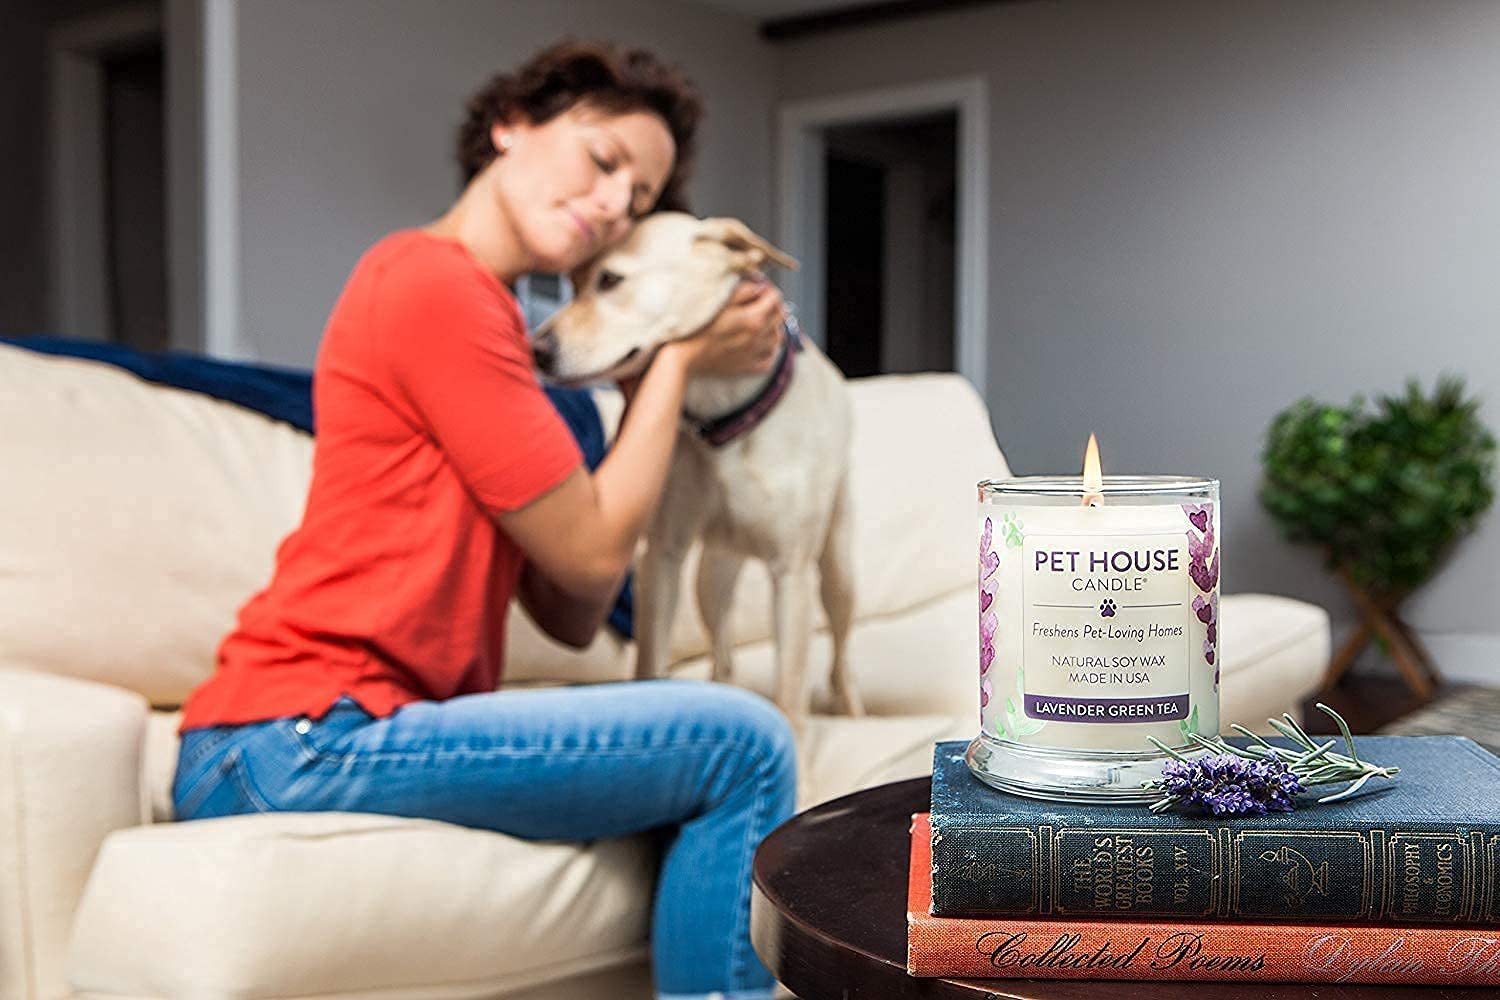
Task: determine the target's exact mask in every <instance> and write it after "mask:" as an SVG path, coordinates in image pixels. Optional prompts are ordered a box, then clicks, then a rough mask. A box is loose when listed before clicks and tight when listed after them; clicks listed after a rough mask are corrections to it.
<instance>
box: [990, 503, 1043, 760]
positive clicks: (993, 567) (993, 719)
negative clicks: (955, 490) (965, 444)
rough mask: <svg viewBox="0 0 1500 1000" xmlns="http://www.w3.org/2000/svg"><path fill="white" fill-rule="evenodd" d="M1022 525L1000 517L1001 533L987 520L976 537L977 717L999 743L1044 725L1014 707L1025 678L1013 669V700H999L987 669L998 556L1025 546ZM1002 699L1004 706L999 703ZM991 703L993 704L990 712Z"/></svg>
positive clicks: (995, 627)
mask: <svg viewBox="0 0 1500 1000" xmlns="http://www.w3.org/2000/svg"><path fill="white" fill-rule="evenodd" d="M1024 527H1025V525H1024V524H1023V523H1022V522H1021V520H1020V519H1019V518H1017V517H1016V516H1015V514H1014V513H1007V514H1005V515H1004V517H1002V519H1001V522H1000V530H999V532H998V537H997V532H996V530H995V522H994V521H993V520H992V519H991V518H988V517H986V518H985V519H984V530H983V531H982V532H981V533H980V536H979V715H980V720H981V723H982V724H983V725H984V726H986V727H988V728H990V729H991V730H992V731H993V732H994V734H995V735H996V736H999V737H1001V738H1002V739H1017V738H1019V737H1023V736H1030V735H1031V734H1033V733H1035V732H1038V731H1039V730H1040V729H1041V728H1042V727H1043V726H1045V725H1046V723H1045V722H1041V721H1037V720H1035V719H1028V718H1026V716H1025V715H1024V714H1023V713H1022V712H1021V711H1020V710H1019V709H1018V708H1017V707H1016V705H1017V702H1018V701H1022V702H1023V701H1024V692H1025V675H1024V674H1023V673H1022V668H1021V667H1020V665H1017V668H1016V691H1015V694H1014V696H1010V697H1003V696H998V695H997V694H996V692H995V678H994V675H993V674H992V673H991V672H990V668H991V667H992V666H993V665H994V663H995V643H996V640H997V638H998V634H999V631H1000V616H999V609H998V608H997V607H995V599H996V597H997V596H998V594H999V590H1000V576H999V571H1000V555H1001V552H1003V551H1004V550H1005V549H1008V548H1011V549H1018V548H1021V547H1022V546H1023V545H1024V544H1025V538H1026V536H1025V533H1024ZM1002 697H1003V700H1004V704H1003V705H1001V704H1000V703H999V702H1000V700H1001V698H1002ZM991 702H995V705H994V707H993V708H991Z"/></svg>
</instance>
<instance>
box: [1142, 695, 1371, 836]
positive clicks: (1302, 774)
mask: <svg viewBox="0 0 1500 1000" xmlns="http://www.w3.org/2000/svg"><path fill="white" fill-rule="evenodd" d="M1317 707H1318V708H1319V709H1320V710H1322V711H1323V712H1326V713H1327V714H1328V715H1330V716H1332V717H1333V721H1334V722H1336V723H1338V727H1339V733H1340V734H1341V735H1342V736H1343V740H1344V746H1345V747H1346V748H1347V749H1348V751H1349V752H1348V753H1347V754H1341V753H1334V752H1333V748H1334V747H1335V746H1337V745H1338V741H1337V740H1328V741H1327V742H1325V743H1317V742H1315V741H1314V740H1313V738H1312V737H1311V736H1309V735H1308V734H1307V730H1305V729H1303V728H1302V726H1301V725H1300V724H1298V722H1297V720H1296V719H1294V718H1292V717H1291V716H1290V715H1283V716H1282V717H1281V718H1280V719H1267V720H1266V722H1267V723H1269V724H1270V726H1271V728H1273V729H1275V730H1276V731H1277V732H1278V733H1280V734H1281V735H1282V736H1285V737H1286V738H1287V739H1288V740H1289V741H1291V742H1292V743H1294V744H1296V748H1295V749H1292V748H1289V747H1278V746H1273V745H1272V744H1270V743H1268V742H1266V741H1265V740H1264V739H1262V738H1261V737H1260V736H1258V735H1257V734H1255V733H1253V732H1251V731H1250V730H1248V729H1246V728H1245V727H1244V726H1241V725H1239V724H1238V723H1235V724H1232V725H1231V726H1230V728H1231V729H1233V730H1234V731H1235V732H1237V733H1239V734H1241V735H1242V736H1247V737H1249V738H1250V739H1251V740H1252V741H1253V742H1252V743H1251V744H1250V746H1247V747H1236V746H1230V745H1229V744H1228V743H1225V742H1224V740H1223V738H1222V737H1217V736H1216V737H1213V738H1209V737H1206V736H1203V735H1201V734H1199V733H1189V734H1188V739H1189V740H1190V741H1191V742H1192V743H1193V744H1194V745H1195V746H1197V747H1198V748H1200V749H1202V750H1207V751H1211V752H1213V753H1229V754H1234V755H1235V756H1236V757H1243V758H1245V759H1247V760H1253V761H1260V760H1267V759H1271V760H1278V761H1280V762H1281V763H1283V764H1285V765H1286V766H1287V768H1288V769H1289V770H1290V771H1291V772H1292V773H1293V774H1295V775H1296V776H1297V780H1298V781H1300V782H1301V783H1302V785H1303V786H1304V787H1312V786H1313V785H1335V784H1343V783H1344V782H1353V784H1351V785H1350V786H1349V787H1348V788H1346V789H1344V790H1343V791H1341V792H1335V793H1334V794H1332V795H1325V796H1323V797H1322V798H1320V799H1319V800H1318V801H1319V802H1337V801H1338V800H1339V799H1343V798H1347V797H1349V796H1351V795H1353V794H1354V793H1355V792H1358V791H1359V790H1360V789H1361V788H1363V787H1364V786H1365V782H1367V781H1369V780H1370V779H1371V778H1374V777H1381V778H1392V777H1394V776H1395V775H1396V774H1397V772H1399V771H1400V770H1401V769H1400V768H1399V767H1381V766H1379V765H1378V764H1372V763H1370V762H1369V761H1365V760H1360V759H1359V753H1358V752H1357V751H1356V750H1355V749H1354V736H1353V734H1351V733H1350V732H1349V724H1348V723H1347V722H1345V721H1344V717H1343V716H1341V715H1339V713H1337V712H1335V711H1334V710H1333V709H1331V708H1329V707H1328V706H1327V705H1325V704H1323V703H1322V702H1318V704H1317ZM1147 739H1149V740H1150V741H1151V742H1152V744H1154V745H1155V746H1156V748H1157V749H1158V750H1160V751H1162V752H1163V753H1165V754H1168V755H1169V756H1171V757H1173V758H1175V759H1177V760H1180V761H1185V762H1187V763H1192V761H1193V758H1191V757H1188V756H1186V755H1184V754H1183V753H1181V752H1179V751H1177V750H1174V749H1173V748H1172V747H1169V746H1167V745H1166V744H1165V743H1163V742H1161V740H1158V739H1156V738H1155V737H1154V736H1148V737H1147ZM1145 786H1146V787H1147V788H1155V787H1161V782H1158V781H1148V782H1146V785H1145ZM1176 802H1177V796H1175V795H1166V796H1163V797H1162V798H1160V799H1158V800H1157V801H1156V802H1153V803H1152V804H1151V811H1152V812H1154V813H1158V812H1162V811H1164V810H1166V809H1170V808H1171V807H1172V806H1173V805H1175V804H1176Z"/></svg>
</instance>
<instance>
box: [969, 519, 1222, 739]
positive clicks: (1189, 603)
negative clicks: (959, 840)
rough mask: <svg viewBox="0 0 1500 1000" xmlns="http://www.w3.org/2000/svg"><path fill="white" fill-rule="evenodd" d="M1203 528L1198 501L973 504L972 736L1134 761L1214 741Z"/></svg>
mask: <svg viewBox="0 0 1500 1000" xmlns="http://www.w3.org/2000/svg"><path fill="white" fill-rule="evenodd" d="M1216 527H1217V525H1216V518H1215V511H1214V509H1213V505H1212V504H1200V505H1182V506H1179V505H1166V504H1162V505H1155V506H1150V507H1134V508H1116V509H1078V508H1073V509H1066V508H1058V507H1050V508H1049V507H1017V508H1013V509H1006V508H1001V507H999V506H998V505H989V504H984V505H981V509H980V552H979V619H980V620H979V631H980V653H979V661H980V716H981V724H982V725H983V727H984V730H985V731H986V732H988V733H991V734H992V735H995V736H999V737H1000V738H1002V739H1006V740H1011V741H1014V742H1020V743H1029V744H1035V745H1040V746H1055V747H1080V748H1089V749H1108V750H1133V751H1140V752H1148V751H1149V750H1150V744H1149V743H1148V741H1147V739H1146V736H1148V735H1150V736H1154V737H1156V738H1157V739H1160V740H1162V742H1164V743H1167V744H1168V745H1182V744H1184V743H1186V742H1187V733H1189V732H1207V733H1214V732H1217V731H1218V697H1217V694H1218V668H1217V664H1216V660H1217V643H1218V634H1217V632H1218V620H1217V618H1218V571H1219V561H1218V546H1217V544H1216V540H1215V534H1216V531H1215V529H1216ZM1200 703H1201V705H1203V706H1205V709H1204V710H1203V711H1200Z"/></svg>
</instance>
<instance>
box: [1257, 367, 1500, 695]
mask: <svg viewBox="0 0 1500 1000" xmlns="http://www.w3.org/2000/svg"><path fill="white" fill-rule="evenodd" d="M1478 409H1479V401H1478V400H1477V399H1473V398H1466V397H1465V393H1464V385H1463V382H1462V381H1461V380H1460V379H1458V378H1454V377H1447V378H1442V379H1440V380H1439V381H1438V383H1437V386H1436V388H1435V390H1434V391H1433V392H1432V393H1431V394H1430V395H1429V394H1426V393H1424V392H1423V391H1422V389H1421V387H1420V386H1419V385H1418V383H1417V382H1416V380H1412V381H1410V382H1408V383H1407V387H1406V391H1405V393H1404V394H1402V395H1396V396H1382V397H1380V399H1379V400H1378V401H1377V402H1376V404H1375V406H1374V407H1373V408H1370V407H1367V406H1366V403H1365V400H1364V399H1363V398H1361V397H1356V398H1355V399H1354V400H1353V401H1352V402H1351V403H1350V404H1349V405H1347V406H1333V405H1329V404H1326V403H1320V402H1317V401H1315V400H1313V399H1310V398H1304V399H1302V400H1299V401H1298V402H1296V403H1294V404H1292V405H1291V406H1290V407H1288V408H1287V409H1285V410H1283V411H1282V412H1281V413H1279V414H1277V415H1276V417H1275V418H1274V419H1273V420H1272V421H1271V426H1270V429H1269V431H1268V432H1267V436H1266V446H1265V451H1264V452H1263V453H1262V456H1261V459H1262V464H1263V465H1264V468H1265V478H1264V480H1263V482H1262V484H1261V490H1260V499H1261V503H1262V504H1263V505H1264V506H1265V508H1266V510H1267V511H1268V512H1269V513H1270V514H1271V517H1272V518H1273V519H1274V520H1275V521H1276V523H1277V524H1278V525H1279V526H1280V527H1281V530H1282V533H1283V534H1284V535H1285V536H1286V538H1287V539H1288V540H1290V541H1293V542H1301V543H1306V544H1310V545H1317V546H1319V547H1320V548H1321V549H1323V551H1324V552H1325V554H1326V556H1327V559H1328V563H1329V566H1330V568H1331V569H1333V570H1334V571H1335V572H1336V573H1338V575H1339V576H1340V578H1341V579H1342V580H1343V581H1344V583H1345V585H1346V586H1347V587H1348V588H1349V591H1350V594H1351V595H1352V596H1353V598H1354V601H1355V604H1356V606H1357V607H1358V609H1359V612H1360V619H1361V620H1360V624H1359V626H1358V628H1357V629H1356V630H1355V632H1354V633H1353V634H1352V635H1351V636H1350V637H1349V639H1348V641H1346V642H1345V643H1344V645H1343V646H1342V647H1341V648H1340V649H1339V651H1338V653H1337V654H1336V655H1335V656H1334V658H1333V661H1332V662H1331V663H1330V665H1329V669H1328V675H1327V677H1326V678H1325V679H1324V689H1325V690H1327V689H1328V688H1329V687H1332V686H1333V684H1334V683H1335V682H1337V680H1338V678H1339V677H1340V676H1341V675H1342V674H1343V673H1344V671H1345V670H1347V669H1348V668H1349V666H1350V664H1352V663H1353V662H1354V659H1355V657H1356V656H1358V655H1359V652H1360V651H1361V650H1362V649H1363V648H1364V647H1365V646H1366V644H1368V643H1369V641H1370V640H1371V638H1373V637H1375V636H1379V637H1380V639H1381V640H1382V642H1383V644H1384V645H1385V647H1386V649H1387V650H1388V651H1389V652H1390V654H1391V656H1392V658H1393V659H1394V660H1395V662H1396V665H1397V667H1398V668H1399V669H1400V670H1401V672H1402V675H1403V677H1404V678H1405V679H1406V681H1407V684H1408V685H1409V686H1410V687H1411V688H1412V690H1413V691H1415V692H1416V693H1417V695H1418V696H1419V697H1421V698H1424V699H1425V698H1428V697H1430V696H1431V694H1432V692H1433V690H1434V688H1435V686H1436V684H1437V680H1438V675H1437V671H1436V668H1435V667H1434V666H1433V663H1432V659H1431V657H1430V656H1428V655H1427V653H1426V651H1425V650H1424V649H1423V648H1422V644H1421V643H1420V641H1419V640H1418V639H1417V637H1416V636H1415V634H1414V633H1413V632H1412V630H1411V629H1410V627H1409V626H1407V625H1406V623H1405V622H1403V621H1402V620H1401V616H1400V614H1399V609H1400V605H1401V603H1402V602H1403V601H1404V600H1405V599H1406V598H1407V597H1408V596H1409V595H1410V594H1411V593H1412V592H1413V591H1414V590H1416V589H1417V588H1418V587H1420V586H1421V585H1422V584H1423V583H1425V582H1426V581H1427V580H1428V579H1430V578H1431V577H1432V575H1433V574H1434V573H1435V572H1436V571H1437V569H1438V567H1439V566H1440V565H1441V564H1442V561H1443V559H1444V557H1445V556H1446V555H1447V554H1448V553H1449V551H1450V550H1451V549H1452V547H1453V545H1454V543H1455V542H1456V541H1457V540H1458V539H1459V538H1460V537H1461V536H1463V535H1464V534H1466V533H1467V532H1469V531H1471V530H1472V529H1473V527H1474V525H1475V524H1476V523H1477V521H1478V519H1479V517H1480V515H1481V514H1483V513H1484V512H1485V510H1487V509H1488V508H1489V506H1490V504H1491V502H1492V501H1493V500H1494V496H1495V490H1494V472H1495V439H1494V437H1493V435H1491V434H1490V432H1489V430H1488V429H1486V428H1485V426H1484V424H1483V423H1482V422H1481V421H1480V420H1479V417H1478Z"/></svg>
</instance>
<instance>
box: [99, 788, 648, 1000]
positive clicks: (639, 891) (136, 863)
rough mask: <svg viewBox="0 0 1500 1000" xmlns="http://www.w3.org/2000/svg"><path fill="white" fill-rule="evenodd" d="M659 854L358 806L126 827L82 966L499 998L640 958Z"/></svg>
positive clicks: (125, 983)
mask: <svg viewBox="0 0 1500 1000" xmlns="http://www.w3.org/2000/svg"><path fill="white" fill-rule="evenodd" d="M654 859H655V854H654V850H653V848H652V846H651V843H650V841H649V839H646V838H631V839H621V840H609V841H599V842H597V843H594V844H588V845H576V844H558V843H541V842H527V841H523V840H518V839H515V838H512V837H506V836H501V835H499V834H494V833H489V832H485V831H478V830H468V829H464V828H462V827H457V826H450V825H447V824H443V823H435V822H428V821H424V820H408V819H394V818H388V817H383V816H369V815H360V814H352V813H281V814H268V815H254V816H235V817H229V818H226V819H214V820H201V821H195V822H191V823H171V824H165V825H163V824H158V825H155V826H149V827H141V828H138V829H134V830H124V831H119V832H117V833H115V834H112V835H111V836H110V837H109V838H108V839H107V840H106V841H105V843H104V846H103V848H102V849H101V851H100V853H99V860H98V863H97V864H96V865H95V868H94V873H93V875H92V877H91V878H90V879H89V884H88V889H87V891H86V892H85V894H84V898H83V901H82V903H81V905H80V906H79V909H78V915H77V917H76V920H75V923H74V930H73V938H72V942H71V948H70V955H69V979H70V981H71V982H72V984H73V986H74V988H75V989H77V990H79V991H81V992H83V993H86V994H91V995H92V994H97V995H101V996H113V995H124V996H138V997H147V996H153V997H154V996H234V997H240V998H244V1000H252V998H260V997H267V998H269V997H294V996H317V995H323V994H337V995H340V996H344V995H348V996H376V995H379V996H380V997H383V998H384V997H390V996H402V995H406V996H432V997H436V996H445V995H446V996H488V995H492V994H494V993H499V992H503V991H506V990H510V989H517V988H521V987H523V986H525V985H527V984H529V983H532V982H538V981H542V980H546V979H552V978H557V977H559V976H562V975H568V974H572V973H574V972H578V971H582V970H586V969H588V968H591V967H594V966H598V965H602V964H612V963H617V962H620V961H624V960H628V959H631V958H634V957H635V956H636V955H638V954H639V952H640V949H641V947H642V945H643V944H644V942H645V940H646V934H647V926H648V922H649V914H650V910H651V884H652V880H653V878H654V875H655V860H654ZM402 991H406V992H404V993H403V992H402Z"/></svg>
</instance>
